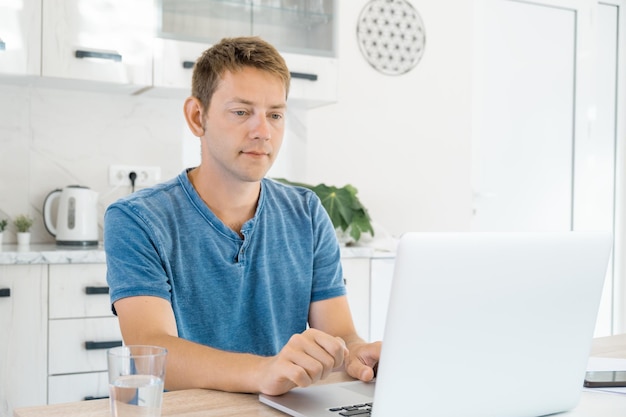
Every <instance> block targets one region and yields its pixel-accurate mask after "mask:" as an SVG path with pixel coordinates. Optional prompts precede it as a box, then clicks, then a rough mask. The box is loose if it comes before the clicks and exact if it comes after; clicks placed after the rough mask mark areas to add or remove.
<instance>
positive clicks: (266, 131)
mask: <svg viewBox="0 0 626 417" xmlns="http://www.w3.org/2000/svg"><path fill="white" fill-rule="evenodd" d="M252 124H253V126H252V132H251V133H252V137H253V138H254V139H262V140H269V139H270V138H271V137H272V133H271V128H270V123H269V121H268V120H267V117H266V116H265V115H258V116H255V117H253V118H252Z"/></svg>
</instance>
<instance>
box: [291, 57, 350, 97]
mask: <svg viewBox="0 0 626 417" xmlns="http://www.w3.org/2000/svg"><path fill="white" fill-rule="evenodd" d="M282 55H283V57H284V58H285V61H286V62H287V67H288V68H289V71H290V72H291V86H290V90H289V103H293V104H295V105H297V106H299V107H305V108H313V107H318V106H322V105H325V104H330V103H334V102H336V101H337V83H338V77H339V66H338V64H337V59H336V58H325V57H319V56H312V55H300V54H288V53H283V54H282Z"/></svg>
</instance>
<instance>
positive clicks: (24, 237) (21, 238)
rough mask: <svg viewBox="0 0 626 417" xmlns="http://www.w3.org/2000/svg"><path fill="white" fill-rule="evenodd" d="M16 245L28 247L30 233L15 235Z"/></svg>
mask: <svg viewBox="0 0 626 417" xmlns="http://www.w3.org/2000/svg"><path fill="white" fill-rule="evenodd" d="M17 244H18V245H19V246H28V245H30V232H18V233H17Z"/></svg>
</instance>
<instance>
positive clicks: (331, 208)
mask: <svg viewBox="0 0 626 417" xmlns="http://www.w3.org/2000/svg"><path fill="white" fill-rule="evenodd" d="M275 180H276V181H279V182H282V183H284V184H288V185H295V186H300V187H305V188H308V189H310V190H312V191H313V192H314V193H315V194H317V196H318V197H319V198H320V200H321V201H322V206H324V209H326V212H328V216H329V217H330V221H331V222H332V223H333V226H334V227H335V231H336V232H337V236H338V238H339V240H340V241H345V242H346V244H350V243H352V242H354V243H356V242H358V241H359V239H361V234H363V233H370V234H371V235H372V236H374V228H373V227H372V223H371V219H370V216H369V214H368V213H367V209H366V208H365V207H364V206H363V204H361V201H360V200H359V198H358V197H357V193H358V191H357V189H356V188H355V187H354V186H352V185H350V184H347V185H344V186H343V187H335V186H332V185H326V184H323V183H322V184H317V185H310V184H305V183H301V182H292V181H288V180H286V179H284V178H275ZM346 235H347V236H346Z"/></svg>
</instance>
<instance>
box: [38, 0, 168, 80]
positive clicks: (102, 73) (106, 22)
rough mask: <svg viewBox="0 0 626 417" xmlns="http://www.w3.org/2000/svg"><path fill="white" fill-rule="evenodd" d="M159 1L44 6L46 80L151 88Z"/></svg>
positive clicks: (63, 0) (81, 0) (96, 0)
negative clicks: (59, 79) (153, 45)
mask: <svg viewBox="0 0 626 417" xmlns="http://www.w3.org/2000/svg"><path fill="white" fill-rule="evenodd" d="M155 26H156V16H155V7H154V0H133V1H127V0H45V1H44V2H43V36H42V39H43V41H42V49H43V54H42V75H43V76H44V77H56V78H61V79H71V80H86V81H102V82H106V83H115V84H121V85H127V86H136V87H143V86H149V85H151V84H152V43H153V39H154V34H155Z"/></svg>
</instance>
